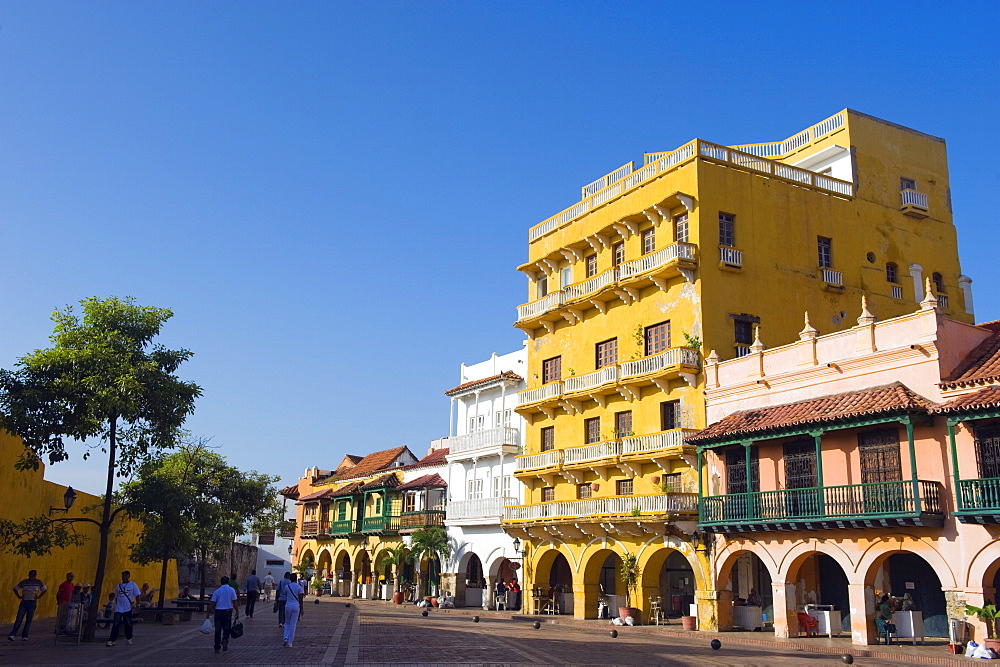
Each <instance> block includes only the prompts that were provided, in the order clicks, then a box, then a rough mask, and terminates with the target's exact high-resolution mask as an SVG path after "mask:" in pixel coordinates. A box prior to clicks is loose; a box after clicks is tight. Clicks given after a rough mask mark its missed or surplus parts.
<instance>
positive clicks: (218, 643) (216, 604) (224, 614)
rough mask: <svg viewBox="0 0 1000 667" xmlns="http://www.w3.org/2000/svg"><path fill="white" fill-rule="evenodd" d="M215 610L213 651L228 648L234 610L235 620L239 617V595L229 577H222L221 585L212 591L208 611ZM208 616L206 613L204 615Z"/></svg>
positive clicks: (226, 649)
mask: <svg viewBox="0 0 1000 667" xmlns="http://www.w3.org/2000/svg"><path fill="white" fill-rule="evenodd" d="M213 611H214V612H215V652H216V653H218V652H219V649H220V648H221V649H222V650H223V651H228V650H229V633H230V632H231V631H232V629H233V618H234V612H235V618H236V620H239V618H240V597H239V594H238V593H237V592H236V589H234V588H233V587H232V586H230V585H229V577H223V578H222V583H221V585H220V586H219V587H218V588H216V589H215V592H214V593H212V604H211V606H210V607H209V613H211V612H213ZM205 618H208V614H206V615H205Z"/></svg>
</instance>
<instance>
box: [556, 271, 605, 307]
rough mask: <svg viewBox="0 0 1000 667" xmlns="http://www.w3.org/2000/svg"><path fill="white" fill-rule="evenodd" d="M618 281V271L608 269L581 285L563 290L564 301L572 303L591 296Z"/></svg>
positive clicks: (577, 284)
mask: <svg viewBox="0 0 1000 667" xmlns="http://www.w3.org/2000/svg"><path fill="white" fill-rule="evenodd" d="M617 281H618V269H617V268H614V269H608V270H607V271H605V272H604V273H601V274H599V275H596V276H594V277H593V278H589V279H588V280H584V281H583V282H582V283H576V284H575V285H570V286H569V287H566V288H564V289H563V292H564V293H565V294H566V297H565V299H564V301H567V302H568V301H574V300H576V299H580V298H582V297H585V296H587V295H588V294H593V293H594V292H597V291H599V290H601V289H604V288H605V287H607V286H608V285H611V284H613V283H615V282H617Z"/></svg>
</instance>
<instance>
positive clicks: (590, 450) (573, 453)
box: [562, 440, 622, 466]
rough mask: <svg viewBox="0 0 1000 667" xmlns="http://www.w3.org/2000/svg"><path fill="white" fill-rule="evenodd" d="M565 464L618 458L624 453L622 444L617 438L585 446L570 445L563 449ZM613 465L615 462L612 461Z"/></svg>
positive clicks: (590, 462) (592, 462)
mask: <svg viewBox="0 0 1000 667" xmlns="http://www.w3.org/2000/svg"><path fill="white" fill-rule="evenodd" d="M562 453H563V465H565V466H569V465H579V464H581V463H582V464H594V463H596V462H599V461H606V460H607V459H615V460H617V459H618V456H619V455H621V453H622V444H621V443H620V442H618V441H617V440H608V441H606V442H599V443H597V444H595V445H586V446H584V447H570V448H569V449H564V450H562ZM612 465H613V462H612Z"/></svg>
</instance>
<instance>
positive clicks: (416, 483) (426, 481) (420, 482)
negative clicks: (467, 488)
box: [396, 473, 448, 491]
mask: <svg viewBox="0 0 1000 667" xmlns="http://www.w3.org/2000/svg"><path fill="white" fill-rule="evenodd" d="M447 486H448V482H446V481H444V478H442V477H441V475H439V474H437V473H434V474H433V475H424V476H423V477H417V478H416V479H415V480H413V481H410V482H407V483H406V484H400V485H399V486H398V487H396V488H397V489H398V490H400V491H405V490H406V489H426V488H429V487H434V488H437V487H441V488H447Z"/></svg>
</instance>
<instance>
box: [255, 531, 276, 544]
mask: <svg viewBox="0 0 1000 667" xmlns="http://www.w3.org/2000/svg"><path fill="white" fill-rule="evenodd" d="M257 544H265V545H267V544H274V533H273V532H270V533H265V534H263V535H258V536H257Z"/></svg>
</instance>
